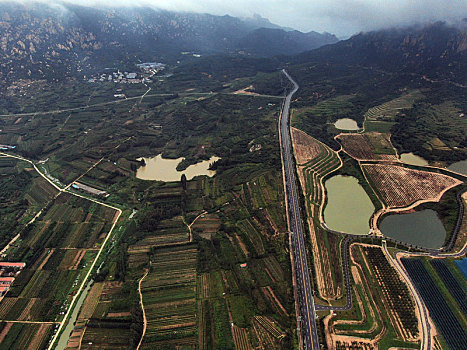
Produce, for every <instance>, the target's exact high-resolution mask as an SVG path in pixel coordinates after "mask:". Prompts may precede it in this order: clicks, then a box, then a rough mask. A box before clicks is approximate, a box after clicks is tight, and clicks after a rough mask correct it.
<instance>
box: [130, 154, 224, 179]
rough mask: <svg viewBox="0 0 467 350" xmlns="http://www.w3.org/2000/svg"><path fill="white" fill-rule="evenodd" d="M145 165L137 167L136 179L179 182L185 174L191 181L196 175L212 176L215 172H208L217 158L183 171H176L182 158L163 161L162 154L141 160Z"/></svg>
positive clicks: (213, 157)
mask: <svg viewBox="0 0 467 350" xmlns="http://www.w3.org/2000/svg"><path fill="white" fill-rule="evenodd" d="M143 159H144V161H145V163H146V165H143V166H141V167H139V168H138V169H137V170H136V177H137V178H138V179H141V180H156V181H165V182H169V181H180V177H181V176H182V174H185V176H186V178H187V180H191V179H192V178H194V177H195V176H198V175H206V176H209V177H211V176H214V175H215V174H216V172H215V171H214V170H209V167H210V166H211V164H212V163H214V162H215V161H216V160H219V159H220V158H219V157H215V156H212V157H211V158H210V159H209V160H203V161H201V162H199V163H196V164H193V165H190V166H189V167H188V168H186V169H185V170H183V171H178V170H177V165H178V164H179V163H180V162H181V161H182V160H183V159H184V158H177V159H165V158H162V154H158V155H157V156H155V157H151V158H146V157H144V158H143Z"/></svg>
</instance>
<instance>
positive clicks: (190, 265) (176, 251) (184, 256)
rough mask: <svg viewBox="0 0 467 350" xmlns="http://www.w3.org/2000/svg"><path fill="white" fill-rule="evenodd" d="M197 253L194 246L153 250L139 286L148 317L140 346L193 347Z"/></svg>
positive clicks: (146, 347)
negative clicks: (146, 273)
mask: <svg viewBox="0 0 467 350" xmlns="http://www.w3.org/2000/svg"><path fill="white" fill-rule="evenodd" d="M196 255H197V249H196V245H186V246H180V247H177V248H161V249H156V251H155V253H154V255H153V258H152V263H151V267H150V273H149V275H148V276H147V277H146V278H145V279H144V281H143V283H142V286H141V289H142V293H143V302H144V308H145V311H146V317H147V319H148V328H147V331H146V334H145V335H144V338H143V344H142V348H143V349H154V348H157V347H158V346H163V345H164V344H167V343H177V344H185V345H188V344H192V347H193V348H195V344H196V342H197V340H196V301H195V298H196ZM180 261H183V265H181V264H180Z"/></svg>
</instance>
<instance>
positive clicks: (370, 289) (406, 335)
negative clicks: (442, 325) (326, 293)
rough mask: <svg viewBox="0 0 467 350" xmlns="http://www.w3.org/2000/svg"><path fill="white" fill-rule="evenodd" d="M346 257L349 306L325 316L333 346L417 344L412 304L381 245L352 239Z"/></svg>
mask: <svg viewBox="0 0 467 350" xmlns="http://www.w3.org/2000/svg"><path fill="white" fill-rule="evenodd" d="M350 257H351V262H352V264H351V273H352V278H353V281H354V282H353V286H352V289H353V291H352V292H353V307H352V308H351V309H350V310H348V311H343V312H338V313H337V315H334V316H333V317H331V318H330V320H329V326H328V327H329V330H330V331H331V333H332V335H331V339H332V343H333V344H334V346H336V348H340V349H352V346H355V344H359V347H358V348H363V349H377V348H379V346H383V348H384V347H388V348H389V347H390V346H389V345H388V344H395V343H398V344H400V346H401V347H403V348H408V349H413V348H415V347H417V342H418V341H419V339H418V321H417V317H416V314H415V308H414V305H415V304H414V302H413V301H412V300H411V299H410V296H409V295H408V292H407V291H406V289H407V287H406V286H405V284H404V283H403V282H402V281H401V280H400V279H399V276H398V274H397V273H396V271H395V270H394V268H393V267H392V266H391V265H390V264H389V262H388V261H387V259H386V257H385V255H384V254H383V252H382V250H381V247H379V246H370V245H361V244H356V243H354V244H352V245H351V254H350ZM375 272H376V273H375ZM386 273H389V278H387V277H386V276H387V275H386ZM382 276H384V278H383V277H382ZM383 344H384V345H383Z"/></svg>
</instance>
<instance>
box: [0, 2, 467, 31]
mask: <svg viewBox="0 0 467 350" xmlns="http://www.w3.org/2000/svg"><path fill="white" fill-rule="evenodd" d="M1 2H5V1H2V0H0V3H1ZM20 2H22V3H25V4H27V3H32V2H34V1H31V0H20ZM36 2H37V1H36ZM42 2H44V3H48V4H50V3H58V2H54V1H45V0H42ZM65 2H68V3H75V4H79V5H85V6H112V7H114V6H153V7H157V8H161V9H166V10H171V11H192V12H206V13H210V14H215V15H224V14H229V15H232V16H239V17H251V16H253V15H254V14H255V13H259V14H261V15H262V16H263V17H267V18H269V19H270V20H271V21H272V22H274V23H277V24H279V25H281V26H285V27H292V28H295V29H298V30H301V31H303V32H308V31H311V30H314V31H318V32H324V31H326V32H330V33H335V34H336V35H338V36H341V37H345V36H350V35H352V34H354V33H357V32H360V31H369V30H375V29H381V28H385V27H391V26H400V25H410V24H416V23H423V22H428V21H437V20H445V21H448V22H459V21H460V20H461V19H462V18H464V17H466V16H467V2H466V1H463V0H393V1H377V0H329V1H318V0H295V1H293V2H292V3H291V2H290V1H286V0H236V1H218V0H197V1H193V0H71V1H65Z"/></svg>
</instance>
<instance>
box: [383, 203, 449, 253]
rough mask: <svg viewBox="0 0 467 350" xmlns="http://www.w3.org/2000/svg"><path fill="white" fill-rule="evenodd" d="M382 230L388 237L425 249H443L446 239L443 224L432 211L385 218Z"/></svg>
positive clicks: (427, 210)
mask: <svg viewBox="0 0 467 350" xmlns="http://www.w3.org/2000/svg"><path fill="white" fill-rule="evenodd" d="M380 230H381V232H382V233H383V234H384V235H386V236H388V237H391V238H394V239H397V240H398V241H402V242H406V243H410V244H414V245H418V246H421V247H424V248H435V249H436V248H441V247H442V246H443V243H444V240H445V238H446V230H445V229H444V226H443V223H442V222H441V220H440V219H439V218H438V215H437V214H436V212H435V211H434V210H431V209H426V210H422V211H417V212H414V213H409V214H395V215H389V216H385V217H384V218H383V220H382V221H381V224H380Z"/></svg>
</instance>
